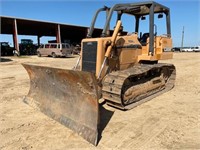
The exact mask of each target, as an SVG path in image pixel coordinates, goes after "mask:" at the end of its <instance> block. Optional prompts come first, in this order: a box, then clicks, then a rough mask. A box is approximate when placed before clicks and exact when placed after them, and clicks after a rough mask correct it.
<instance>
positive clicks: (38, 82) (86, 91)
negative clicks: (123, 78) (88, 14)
mask: <svg viewBox="0 0 200 150" xmlns="http://www.w3.org/2000/svg"><path fill="white" fill-rule="evenodd" d="M22 65H23V66H24V68H25V69H26V70H27V72H28V74H29V77H30V90H29V93H28V95H27V96H26V98H25V102H26V103H28V104H29V105H31V106H33V105H36V106H37V108H39V110H40V111H41V112H43V113H44V114H46V115H47V116H49V117H51V118H53V119H55V120H56V121H58V122H60V123H61V124H63V125H65V126H66V127H68V128H70V129H71V130H73V131H75V132H76V133H78V134H79V135H80V136H82V137H83V138H84V139H86V140H87V141H88V142H90V143H92V144H93V145H97V140H98V139H97V138H98V121H99V105H98V99H97V82H96V78H95V76H94V74H92V73H89V72H83V71H73V70H65V69H58V68H50V67H44V66H36V65H30V64H22Z"/></svg>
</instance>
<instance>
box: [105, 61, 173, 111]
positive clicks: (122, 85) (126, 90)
mask: <svg viewBox="0 0 200 150" xmlns="http://www.w3.org/2000/svg"><path fill="white" fill-rule="evenodd" d="M175 78H176V69H175V66H174V65H172V64H164V63H159V64H154V65H147V64H142V65H135V66H133V67H131V68H129V69H126V70H123V71H116V72H112V73H110V74H108V75H106V77H105V78H104V80H103V83H102V85H103V86H102V97H103V98H104V99H106V101H107V104H108V105H111V106H113V107H116V108H119V109H132V108H133V107H136V106H138V105H140V104H142V103H144V102H146V101H149V100H151V99H152V98H155V97H156V96H158V95H160V94H162V93H165V92H167V91H169V90H171V89H172V88H173V87H174V82H175Z"/></svg>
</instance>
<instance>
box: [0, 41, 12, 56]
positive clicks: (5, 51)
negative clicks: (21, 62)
mask: <svg viewBox="0 0 200 150" xmlns="http://www.w3.org/2000/svg"><path fill="white" fill-rule="evenodd" d="M0 50H1V56H13V51H14V48H13V47H10V45H9V43H8V42H0Z"/></svg>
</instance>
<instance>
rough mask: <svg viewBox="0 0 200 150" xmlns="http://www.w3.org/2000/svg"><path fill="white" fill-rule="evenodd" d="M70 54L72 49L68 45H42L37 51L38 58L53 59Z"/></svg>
mask: <svg viewBox="0 0 200 150" xmlns="http://www.w3.org/2000/svg"><path fill="white" fill-rule="evenodd" d="M71 54H72V47H71V46H70V45H69V44H68V43H48V44H42V45H41V46H40V47H39V48H38V49H37V55H38V57H41V56H43V55H45V56H52V57H53V58H55V57H57V56H70V55H71Z"/></svg>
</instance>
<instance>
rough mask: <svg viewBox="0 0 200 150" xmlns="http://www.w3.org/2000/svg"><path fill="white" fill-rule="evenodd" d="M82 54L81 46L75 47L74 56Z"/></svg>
mask: <svg viewBox="0 0 200 150" xmlns="http://www.w3.org/2000/svg"><path fill="white" fill-rule="evenodd" d="M80 52H81V46H80V45H79V44H77V45H76V46H74V48H73V54H75V55H79V54H80Z"/></svg>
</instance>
